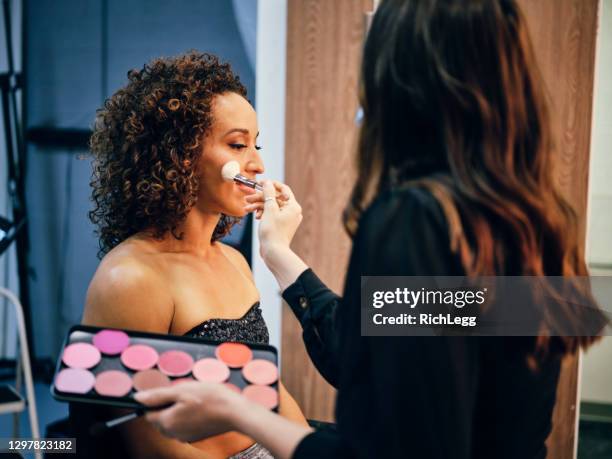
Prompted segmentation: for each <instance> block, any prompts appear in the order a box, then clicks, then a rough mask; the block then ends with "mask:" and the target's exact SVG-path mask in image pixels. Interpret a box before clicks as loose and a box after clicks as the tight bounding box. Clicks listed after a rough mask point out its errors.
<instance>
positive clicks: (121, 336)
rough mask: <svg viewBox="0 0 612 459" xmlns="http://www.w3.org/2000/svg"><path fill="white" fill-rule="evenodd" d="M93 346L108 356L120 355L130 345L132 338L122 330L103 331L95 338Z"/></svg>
mask: <svg viewBox="0 0 612 459" xmlns="http://www.w3.org/2000/svg"><path fill="white" fill-rule="evenodd" d="M93 344H94V346H96V347H97V348H98V349H99V350H100V352H102V353H103V354H106V355H117V354H120V353H121V351H123V350H124V349H125V348H126V347H128V346H129V344H130V337H129V336H128V335H127V333H125V332H122V331H120V330H102V331H99V332H98V333H96V334H95V336H94V337H93Z"/></svg>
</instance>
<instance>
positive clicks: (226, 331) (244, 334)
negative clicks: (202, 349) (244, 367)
mask: <svg viewBox="0 0 612 459" xmlns="http://www.w3.org/2000/svg"><path fill="white" fill-rule="evenodd" d="M185 336H192V337H194V338H205V339H211V340H215V341H247V342H250V343H260V344H268V342H269V340H270V336H269V334H268V327H267V326H266V322H265V321H264V318H263V316H262V314H261V308H260V305H259V301H258V302H256V303H255V304H254V305H253V306H251V308H250V309H249V310H248V311H247V312H246V313H245V314H244V315H243V316H242V317H241V318H240V319H210V320H205V321H204V322H202V323H201V324H200V325H197V326H195V327H193V328H192V329H191V330H189V331H188V332H187V333H185Z"/></svg>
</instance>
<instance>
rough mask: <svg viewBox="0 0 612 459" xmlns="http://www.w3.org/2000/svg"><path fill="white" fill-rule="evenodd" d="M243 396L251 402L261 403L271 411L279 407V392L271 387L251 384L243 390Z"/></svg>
mask: <svg viewBox="0 0 612 459" xmlns="http://www.w3.org/2000/svg"><path fill="white" fill-rule="evenodd" d="M242 395H244V396H245V397H246V398H248V399H249V400H250V401H252V402H255V403H259V404H260V405H263V406H265V407H266V408H268V409H270V410H272V409H274V408H276V407H277V406H278V392H276V390H274V389H273V388H272V387H270V386H258V385H255V384H251V385H250V386H246V387H245V388H244V389H243V390H242Z"/></svg>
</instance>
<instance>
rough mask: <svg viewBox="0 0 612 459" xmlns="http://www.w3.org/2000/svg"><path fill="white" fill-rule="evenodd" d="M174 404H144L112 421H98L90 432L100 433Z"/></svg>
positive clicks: (93, 433)
mask: <svg viewBox="0 0 612 459" xmlns="http://www.w3.org/2000/svg"><path fill="white" fill-rule="evenodd" d="M172 405H173V404H172V403H167V404H165V405H159V406H144V405H143V406H142V407H140V408H137V409H136V411H132V412H131V413H128V414H124V415H123V416H119V417H118V418H115V419H111V420H110V421H106V422H98V423H96V424H94V425H93V426H92V427H91V429H90V433H91V434H92V435H94V436H95V435H100V434H101V433H103V432H105V431H106V430H108V429H112V428H113V427H116V426H118V425H121V424H124V423H126V422H129V421H131V420H132V419H136V418H139V417H140V416H142V415H143V414H145V413H146V412H148V411H159V410H164V409H166V408H169V407H171V406H172Z"/></svg>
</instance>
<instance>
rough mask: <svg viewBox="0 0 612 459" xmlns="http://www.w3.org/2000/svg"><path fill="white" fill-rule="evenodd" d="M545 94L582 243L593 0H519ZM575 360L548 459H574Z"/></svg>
mask: <svg viewBox="0 0 612 459" xmlns="http://www.w3.org/2000/svg"><path fill="white" fill-rule="evenodd" d="M519 4H520V6H521V7H522V9H523V13H524V14H525V16H526V19H527V23H528V25H529V29H530V34H531V39H532V42H533V45H534V48H535V52H536V56H537V59H538V64H539V67H540V70H541V72H542V77H543V79H544V82H545V84H546V86H547V89H548V92H549V99H550V101H549V103H550V105H551V114H552V117H553V118H552V122H553V127H554V132H555V140H556V145H557V150H556V156H555V158H556V170H555V172H556V175H557V178H558V181H559V184H560V185H561V189H562V190H563V192H564V194H565V196H566V197H567V198H568V199H569V200H570V202H571V203H572V204H573V205H574V207H575V208H576V210H577V211H578V215H579V218H580V222H581V230H580V234H581V241H582V243H583V247H584V242H585V234H586V217H587V213H586V209H587V190H588V178H589V151H590V140H591V114H592V110H593V82H594V75H595V45H596V39H597V20H598V7H599V0H537V1H534V0H519ZM578 366H579V358H578V357H574V358H568V359H566V361H565V362H564V363H563V369H562V372H561V379H560V381H559V385H558V387H557V405H556V406H555V412H554V415H553V432H552V434H551V435H550V437H549V439H548V442H547V445H548V457H549V458H550V459H569V458H572V457H575V452H576V445H577V438H576V430H577V422H578V420H577V412H578V406H577V403H578Z"/></svg>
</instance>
